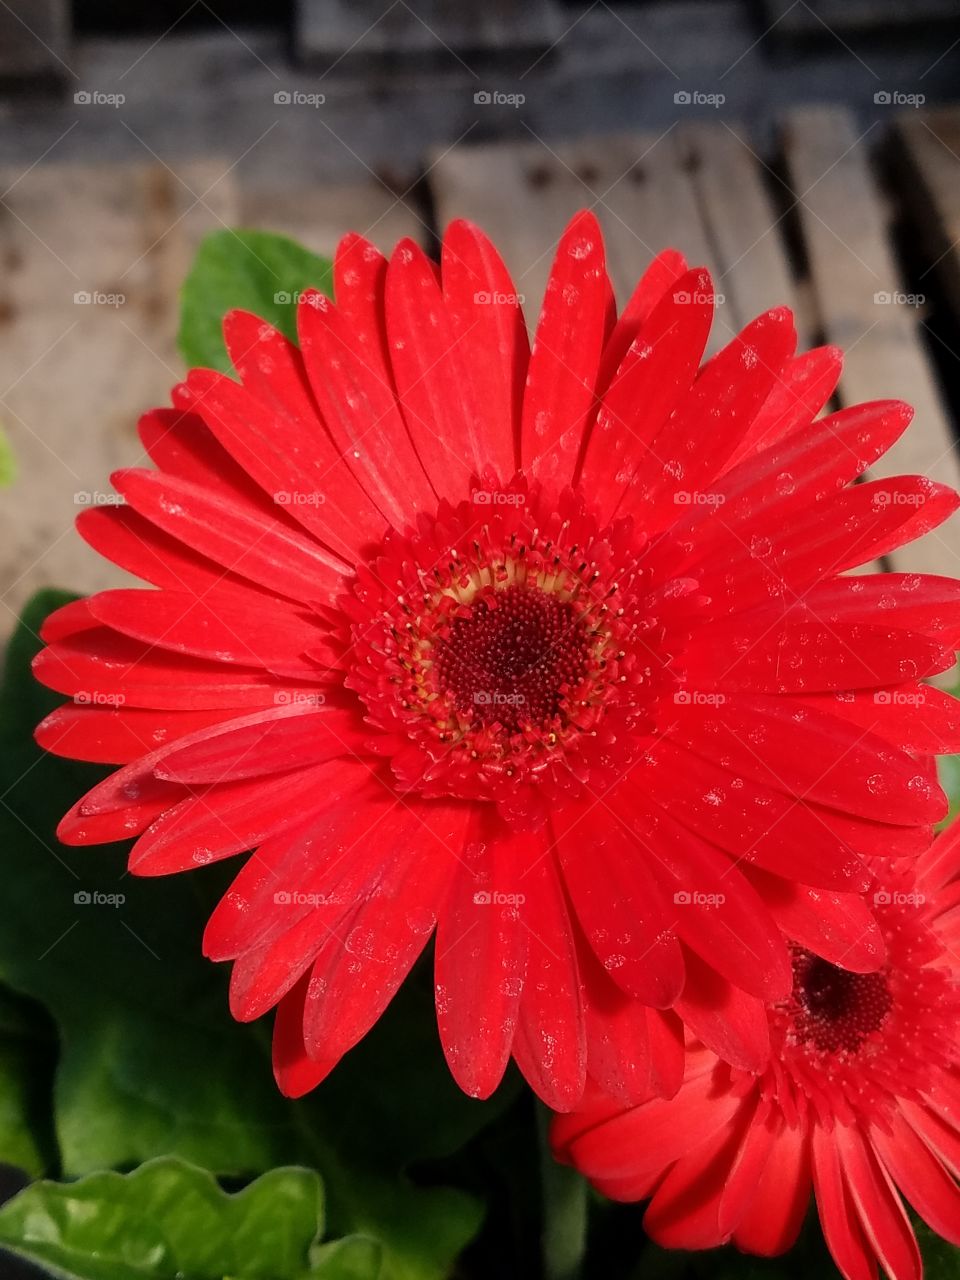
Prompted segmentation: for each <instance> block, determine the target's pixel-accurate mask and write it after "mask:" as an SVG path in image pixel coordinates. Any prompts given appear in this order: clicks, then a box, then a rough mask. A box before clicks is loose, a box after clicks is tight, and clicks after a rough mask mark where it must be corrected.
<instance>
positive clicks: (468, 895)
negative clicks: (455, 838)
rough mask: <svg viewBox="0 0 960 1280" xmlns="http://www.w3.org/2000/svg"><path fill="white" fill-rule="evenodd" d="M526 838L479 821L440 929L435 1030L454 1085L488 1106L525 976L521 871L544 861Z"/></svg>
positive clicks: (532, 841)
mask: <svg viewBox="0 0 960 1280" xmlns="http://www.w3.org/2000/svg"><path fill="white" fill-rule="evenodd" d="M543 852H544V846H543V842H542V841H540V842H539V844H538V842H537V840H536V839H531V837H530V836H529V835H527V834H518V833H516V832H513V831H510V830H509V829H508V828H506V827H505V826H504V824H503V823H500V822H497V821H496V820H494V819H490V818H488V817H487V818H485V817H484V815H483V814H482V811H481V812H480V813H478V814H477V816H476V818H475V820H474V824H473V827H472V829H471V831H470V832H469V838H468V841H467V845H466V847H465V849H464V852H463V855H462V862H461V864H460V865H459V866H458V867H457V869H456V872H455V874H454V879H453V884H452V886H451V889H450V896H449V897H448V899H447V901H446V903H445V905H444V907H443V910H442V912H441V913H440V920H439V924H438V926H437V941H436V1001H437V1022H438V1024H439V1028H440V1040H441V1043H442V1044H443V1051H444V1054H445V1055H446V1059H447V1063H448V1065H449V1067H450V1071H451V1073H452V1075H453V1077H454V1079H455V1080H456V1081H457V1083H458V1084H459V1086H460V1088H461V1089H463V1091H464V1092H465V1093H467V1094H469V1095H470V1097H472V1098H488V1097H489V1096H490V1094H491V1093H493V1091H494V1089H496V1087H497V1085H498V1084H499V1083H500V1080H501V1078H502V1076H503V1072H504V1069H505V1068H506V1065H507V1061H508V1060H509V1057H510V1048H511V1045H512V1043H513V1036H514V1030H515V1028H516V1025H517V1017H518V1008H519V1002H520V993H521V991H522V989H523V984H524V976H525V974H526V968H527V948H528V940H529V931H528V927H527V925H526V924H525V922H524V916H525V911H526V903H525V902H523V901H522V899H523V898H524V891H523V890H521V868H522V867H523V865H524V863H525V860H526V859H531V858H537V857H540V856H542V855H543Z"/></svg>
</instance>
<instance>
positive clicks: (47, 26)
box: [0, 0, 73, 80]
mask: <svg viewBox="0 0 960 1280" xmlns="http://www.w3.org/2000/svg"><path fill="white" fill-rule="evenodd" d="M70 28H71V17H70V4H69V0H4V3H3V4H0V80H34V79H37V80H43V79H50V80H63V79H66V78H68V77H71V78H72V75H73V73H72V71H71V70H70V68H69V67H68V66H67V61H66V60H67V57H68V55H69V46H70Z"/></svg>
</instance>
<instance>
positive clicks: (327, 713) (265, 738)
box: [155, 702, 361, 785]
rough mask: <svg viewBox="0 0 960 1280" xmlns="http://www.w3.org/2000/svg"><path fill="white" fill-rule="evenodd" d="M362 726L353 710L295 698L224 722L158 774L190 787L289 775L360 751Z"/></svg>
mask: <svg viewBox="0 0 960 1280" xmlns="http://www.w3.org/2000/svg"><path fill="white" fill-rule="evenodd" d="M358 729H359V720H358V717H357V715H356V713H355V712H353V711H344V710H341V709H339V708H337V707H327V706H324V705H323V704H322V702H321V703H316V704H313V705H311V704H309V703H307V704H299V703H297V702H293V703H289V704H286V705H281V706H280V707H278V708H277V709H276V710H271V711H262V712H260V713H258V714H257V715H254V716H244V717H242V718H241V719H238V720H232V721H230V722H228V723H225V724H223V725H221V726H220V727H219V728H218V729H217V730H216V731H215V732H213V733H210V734H208V735H207V736H206V737H205V738H203V739H202V740H201V741H198V742H194V743H192V744H191V745H189V746H185V747H183V748H181V749H180V750H176V751H173V752H172V753H171V754H170V755H168V756H166V757H165V758H164V760H163V762H162V763H161V764H159V765H158V766H157V768H156V771H155V772H156V774H157V776H158V777H160V778H168V779H169V780H170V781H172V782H180V783H184V784H188V785H196V784H204V783H211V782H228V781H229V782H235V781H237V780H238V779H240V778H256V777H263V776H264V775H265V774H270V773H285V772H287V771H288V770H290V769H294V768H303V767H304V766H305V765H312V764H319V763H320V762H321V761H324V760H329V759H331V758H332V757H333V756H338V755H354V756H355V755H357V754H358V752H359V750H360V747H361V740H360V738H359V737H358Z"/></svg>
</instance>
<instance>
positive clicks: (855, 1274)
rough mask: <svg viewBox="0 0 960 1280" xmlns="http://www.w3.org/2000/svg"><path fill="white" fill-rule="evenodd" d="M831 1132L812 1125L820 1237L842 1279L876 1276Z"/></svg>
mask: <svg viewBox="0 0 960 1280" xmlns="http://www.w3.org/2000/svg"><path fill="white" fill-rule="evenodd" d="M835 1132H836V1130H835V1128H834V1130H833V1131H829V1132H828V1131H827V1130H825V1129H823V1128H821V1126H820V1125H814V1126H813V1133H812V1154H813V1187H814V1191H815V1193H816V1197H817V1209H818V1211H819V1213H820V1223H821V1225H822V1227H823V1234H824V1238H825V1239H826V1242H827V1248H828V1249H829V1250H830V1252H831V1254H832V1255H833V1258H834V1261H835V1262H836V1264H837V1266H838V1267H839V1268H840V1271H841V1272H842V1273H843V1275H844V1277H845V1280H876V1275H877V1263H876V1259H875V1257H874V1255H873V1252H872V1250H871V1249H870V1246H869V1245H868V1244H867V1241H866V1240H865V1238H864V1236H863V1232H862V1231H861V1230H860V1225H859V1222H858V1220H857V1215H856V1212H855V1210H854V1207H853V1204H852V1202H851V1200H850V1194H849V1192H848V1190H847V1188H846V1186H845V1184H844V1180H843V1175H842V1173H841V1171H840V1158H839V1156H838V1154H837V1149H836V1145H835Z"/></svg>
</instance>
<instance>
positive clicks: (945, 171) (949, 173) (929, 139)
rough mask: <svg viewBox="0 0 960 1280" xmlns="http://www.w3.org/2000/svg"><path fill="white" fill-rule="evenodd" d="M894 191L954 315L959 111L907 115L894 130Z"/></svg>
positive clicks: (958, 273)
mask: <svg viewBox="0 0 960 1280" xmlns="http://www.w3.org/2000/svg"><path fill="white" fill-rule="evenodd" d="M894 142H895V146H894V151H893V154H894V158H895V160H896V162H897V164H898V169H899V172H900V174H901V176H902V183H901V187H900V190H901V191H902V193H903V198H904V201H905V202H906V204H907V207H908V209H910V211H911V212H912V214H913V217H914V229H915V231H916V233H917V234H918V235H919V236H920V237H921V239H922V242H923V249H924V253H925V255H926V256H927V257H928V259H929V261H930V263H931V264H933V267H934V268H935V269H936V270H937V272H939V273H940V274H941V275H942V276H943V282H944V292H945V294H946V296H947V298H948V300H949V302H950V304H951V305H952V307H953V309H954V310H955V311H957V310H960V110H958V109H957V108H956V107H949V108H945V109H941V110H935V111H910V112H905V113H904V114H903V115H901V116H899V117H898V119H897V121H896V125H895V127H894Z"/></svg>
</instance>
